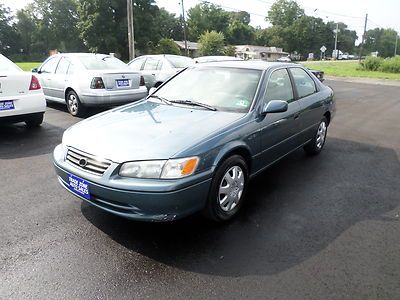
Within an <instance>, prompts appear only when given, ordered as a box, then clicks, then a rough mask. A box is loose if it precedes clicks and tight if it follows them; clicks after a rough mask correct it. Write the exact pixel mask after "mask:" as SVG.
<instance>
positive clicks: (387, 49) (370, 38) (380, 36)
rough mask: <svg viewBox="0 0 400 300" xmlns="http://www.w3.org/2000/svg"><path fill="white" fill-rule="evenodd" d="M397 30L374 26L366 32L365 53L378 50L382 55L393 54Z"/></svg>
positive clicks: (388, 55)
mask: <svg viewBox="0 0 400 300" xmlns="http://www.w3.org/2000/svg"><path fill="white" fill-rule="evenodd" d="M396 35H397V32H396V31H395V30H394V29H384V28H374V29H370V30H368V31H367V32H366V35H365V45H364V49H365V50H366V52H365V54H369V53H371V52H375V51H378V54H379V55H380V56H382V57H391V56H393V55H394V47H395V43H396Z"/></svg>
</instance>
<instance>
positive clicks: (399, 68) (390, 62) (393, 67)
mask: <svg viewBox="0 0 400 300" xmlns="http://www.w3.org/2000/svg"><path fill="white" fill-rule="evenodd" d="M379 70H380V71H382V72H388V73H400V56H399V55H397V56H396V57H392V58H389V59H385V60H384V61H383V62H382V64H381V67H380V69H379Z"/></svg>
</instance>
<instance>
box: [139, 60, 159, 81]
mask: <svg viewBox="0 0 400 300" xmlns="http://www.w3.org/2000/svg"><path fill="white" fill-rule="evenodd" d="M161 67H162V61H161V59H160V58H158V57H151V56H149V57H147V59H146V61H145V63H144V65H143V71H142V74H143V77H144V81H145V83H146V87H147V88H151V87H153V86H154V85H155V83H156V81H157V77H158V75H159V73H160V70H161Z"/></svg>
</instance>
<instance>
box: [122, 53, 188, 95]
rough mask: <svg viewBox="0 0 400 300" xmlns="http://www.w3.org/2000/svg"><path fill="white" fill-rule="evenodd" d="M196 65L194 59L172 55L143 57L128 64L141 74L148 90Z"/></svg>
mask: <svg viewBox="0 0 400 300" xmlns="http://www.w3.org/2000/svg"><path fill="white" fill-rule="evenodd" d="M193 64H194V61H193V59H191V58H189V57H186V56H180V55H172V54H159V55H143V56H139V57H137V58H135V59H133V60H131V61H130V62H129V63H128V66H129V68H131V69H132V70H134V71H137V72H140V74H141V75H142V76H143V77H144V82H145V84H146V87H147V89H150V88H152V87H158V86H160V85H161V84H162V83H163V82H164V81H166V80H167V79H168V78H169V77H171V76H173V75H175V74H176V73H177V72H179V71H181V70H182V69H184V68H186V67H188V66H191V65H193Z"/></svg>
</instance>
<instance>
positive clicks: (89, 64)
mask: <svg viewBox="0 0 400 300" xmlns="http://www.w3.org/2000/svg"><path fill="white" fill-rule="evenodd" d="M79 60H80V62H81V63H82V64H83V65H84V67H85V68H86V69H88V70H117V69H127V68H128V66H127V65H126V64H125V63H123V62H122V61H120V60H119V59H118V58H115V57H112V56H106V55H84V56H79Z"/></svg>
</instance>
